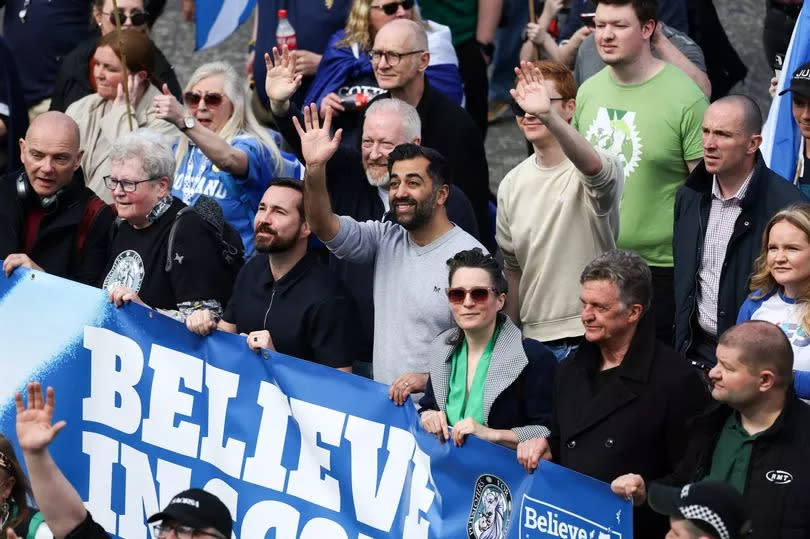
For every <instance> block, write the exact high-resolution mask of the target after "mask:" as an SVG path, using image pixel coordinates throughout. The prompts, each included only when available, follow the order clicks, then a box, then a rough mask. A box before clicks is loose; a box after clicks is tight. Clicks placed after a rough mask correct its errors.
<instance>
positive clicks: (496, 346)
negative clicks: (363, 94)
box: [419, 248, 557, 449]
mask: <svg viewBox="0 0 810 539" xmlns="http://www.w3.org/2000/svg"><path fill="white" fill-rule="evenodd" d="M447 265H448V267H449V269H450V276H449V281H450V288H448V289H447V299H448V301H449V303H450V310H451V311H452V312H453V318H454V319H455V321H456V327H455V328H451V329H449V330H447V331H445V332H443V333H441V334H440V335H439V336H438V337H436V339H435V340H434V341H433V345H432V348H431V356H430V377H429V378H428V383H427V388H426V390H425V395H424V396H423V397H422V399H421V400H420V401H419V406H420V410H419V415H420V416H421V422H422V427H423V428H424V429H425V430H426V431H427V432H430V433H431V434H435V435H437V436H438V437H439V439H440V440H441V441H445V440H449V439H450V437H451V434H450V432H449V428H448V427H453V432H452V438H453V442H454V443H455V444H456V445H457V446H460V445H462V444H463V443H464V438H465V437H466V436H467V435H469V434H472V435H474V436H477V437H479V438H482V439H484V440H488V441H490V442H495V443H499V444H501V445H504V446H506V447H510V448H512V449H514V448H515V447H517V444H518V443H519V442H522V441H525V440H528V439H531V438H536V437H540V438H543V437H546V436H548V434H549V429H548V428H547V427H546V426H545V425H548V421H549V419H550V417H551V391H552V386H553V382H554V372H555V369H556V366H557V361H556V360H555V359H554V355H553V354H552V353H551V351H550V350H549V349H548V348H546V347H545V346H544V345H542V344H541V343H539V342H538V341H534V340H531V339H526V340H523V338H522V336H521V333H520V329H518V327H517V326H515V324H513V323H512V321H511V320H510V319H509V318H508V317H506V315H504V314H503V313H501V312H500V311H501V309H503V305H504V301H505V299H506V289H507V284H506V278H505V277H504V276H503V271H502V269H501V266H500V264H499V263H498V262H497V260H495V258H494V257H493V256H492V255H489V254H484V253H483V252H481V249H478V248H475V249H470V250H468V251H461V252H459V253H457V254H456V255H455V256H454V257H453V258H451V259H450V260H448V261H447Z"/></svg>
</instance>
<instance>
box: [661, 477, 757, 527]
mask: <svg viewBox="0 0 810 539" xmlns="http://www.w3.org/2000/svg"><path fill="white" fill-rule="evenodd" d="M647 500H648V502H649V504H650V507H652V508H653V510H654V511H655V512H657V513H661V514H662V515H667V516H671V517H676V518H683V519H686V520H688V521H690V522H691V523H692V524H694V525H695V526H697V527H698V528H700V529H701V530H703V531H705V532H706V533H710V534H712V535H714V536H715V537H717V538H718V539H738V538H740V537H745V536H747V535H748V533H750V526H749V524H748V516H747V512H746V510H745V503H744V502H743V497H742V495H741V494H740V493H739V492H737V489H735V488H734V487H732V486H731V485H729V484H728V483H723V482H722V481H701V482H699V483H692V484H690V485H686V486H685V487H683V488H677V487H670V486H666V485H662V484H660V483H653V484H651V485H650V491H649V494H648V496H647Z"/></svg>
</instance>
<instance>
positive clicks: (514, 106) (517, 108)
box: [509, 97, 566, 118]
mask: <svg viewBox="0 0 810 539" xmlns="http://www.w3.org/2000/svg"><path fill="white" fill-rule="evenodd" d="M549 100H550V101H565V100H566V99H565V98H564V97H551V98H549ZM509 107H510V108H511V109H512V114H514V115H515V116H520V117H521V118H522V117H523V116H526V111H525V110H523V108H522V107H521V106H520V105H518V103H517V101H515V100H514V99H512V100H511V101H510V102H509Z"/></svg>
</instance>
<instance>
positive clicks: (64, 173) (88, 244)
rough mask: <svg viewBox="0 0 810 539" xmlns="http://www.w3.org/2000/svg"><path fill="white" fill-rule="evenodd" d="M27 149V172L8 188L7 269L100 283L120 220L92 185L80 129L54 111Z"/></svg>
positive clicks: (4, 198)
mask: <svg viewBox="0 0 810 539" xmlns="http://www.w3.org/2000/svg"><path fill="white" fill-rule="evenodd" d="M19 145H20V149H19V151H20V158H21V160H22V163H23V169H22V170H13V171H9V173H8V174H7V175H6V176H5V177H4V178H3V179H2V182H1V183H0V259H4V262H3V271H4V272H5V274H6V275H10V274H11V272H13V271H14V270H15V269H16V268H18V267H25V268H30V269H36V270H40V271H45V272H48V273H52V274H54V275H57V276H59V277H65V278H67V279H73V280H75V281H79V282H82V283H85V284H91V285H95V284H96V283H97V281H98V280H99V279H100V277H101V274H102V272H103V270H104V266H105V265H106V259H107V250H108V246H109V241H110V240H109V230H110V227H111V226H112V222H113V219H114V216H113V212H112V210H111V209H110V207H109V206H107V205H106V204H104V202H103V201H102V200H101V199H100V198H98V197H97V196H96V195H95V194H94V193H93V191H92V190H90V189H89V188H88V187H86V186H85V177H84V173H83V172H82V168H81V158H82V150H81V149H80V147H79V127H78V126H77V125H76V122H74V121H73V120H72V119H71V118H70V117H69V116H67V115H66V114H64V113H62V112H46V113H44V114H42V115H40V116H38V117H37V118H35V119H34V121H33V122H31V126H30V127H29V128H28V131H27V132H26V134H25V138H24V139H20V141H19Z"/></svg>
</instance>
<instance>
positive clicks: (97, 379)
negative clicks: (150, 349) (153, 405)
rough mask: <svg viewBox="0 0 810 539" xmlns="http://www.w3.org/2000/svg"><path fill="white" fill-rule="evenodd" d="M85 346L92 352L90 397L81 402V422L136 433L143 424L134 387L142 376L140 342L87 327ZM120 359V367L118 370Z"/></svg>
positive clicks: (139, 400)
mask: <svg viewBox="0 0 810 539" xmlns="http://www.w3.org/2000/svg"><path fill="white" fill-rule="evenodd" d="M84 347H85V348H87V349H88V350H90V396H89V397H86V398H84V399H82V419H84V420H85V421H95V422H96V423H102V424H104V425H107V426H108V427H111V428H114V429H116V430H118V431H120V432H123V433H126V434H133V433H135V431H137V430H138V425H139V424H140V422H141V399H140V397H138V392H137V391H135V384H137V383H138V381H139V380H140V379H141V374H142V373H143V353H142V352H141V349H140V347H139V346H138V343H136V342H135V341H133V340H132V339H130V338H128V337H124V336H123V335H119V334H117V333H115V332H113V331H110V330H108V329H103V328H95V327H90V326H87V327H85V328H84ZM117 359H120V360H121V365H120V368H116V363H117V361H116V360H117ZM116 397H119V398H120V399H121V401H120V404H118V403H117V402H116Z"/></svg>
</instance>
